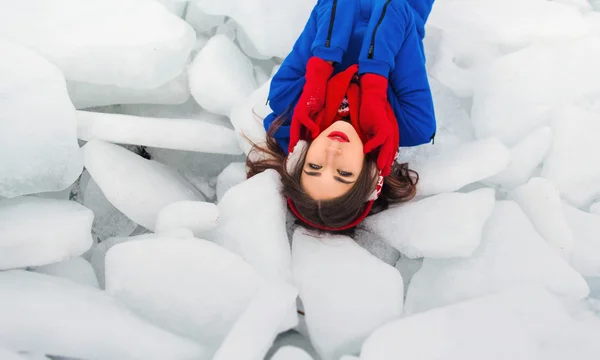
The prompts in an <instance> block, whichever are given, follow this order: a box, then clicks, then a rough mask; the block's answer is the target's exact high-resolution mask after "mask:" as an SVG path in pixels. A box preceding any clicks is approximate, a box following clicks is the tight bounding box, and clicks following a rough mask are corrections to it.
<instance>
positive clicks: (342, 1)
mask: <svg viewBox="0 0 600 360" xmlns="http://www.w3.org/2000/svg"><path fill="white" fill-rule="evenodd" d="M354 14H355V0H319V1H318V2H317V4H316V5H315V7H314V8H313V11H312V13H311V15H310V18H309V19H308V21H307V23H306V26H305V27H304V30H303V31H302V34H301V35H300V36H299V37H298V40H296V43H295V44H294V47H293V48H292V51H291V52H290V54H289V55H288V56H287V57H286V58H285V60H284V61H283V63H282V64H281V67H280V68H279V70H278V71H277V73H276V74H275V76H274V77H273V79H272V81H271V88H270V92H269V105H270V106H271V109H272V110H273V112H274V113H275V114H276V115H281V114H283V113H285V112H286V111H287V110H288V109H293V108H294V106H295V105H296V102H297V101H298V98H299V96H300V93H301V92H302V88H303V87H304V84H305V78H304V75H305V73H306V64H307V62H308V60H309V59H310V58H311V57H312V56H317V57H319V58H321V59H323V60H325V61H329V62H332V63H339V62H341V60H342V57H343V55H344V53H345V51H346V49H347V48H348V43H349V42H350V37H351V35H352V28H353V26H354ZM265 125H266V124H265Z"/></svg>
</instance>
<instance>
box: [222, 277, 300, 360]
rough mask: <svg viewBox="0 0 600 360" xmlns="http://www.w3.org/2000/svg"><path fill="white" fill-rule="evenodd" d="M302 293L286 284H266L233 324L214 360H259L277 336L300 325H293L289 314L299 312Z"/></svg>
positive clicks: (295, 322)
mask: <svg viewBox="0 0 600 360" xmlns="http://www.w3.org/2000/svg"><path fill="white" fill-rule="evenodd" d="M297 296H298V291H297V290H296V289H295V288H293V287H291V286H289V285H287V284H284V283H278V282H275V283H266V284H264V285H263V286H261V288H260V289H259V291H258V293H257V294H256V295H255V296H254V297H253V298H252V301H251V302H250V304H249V305H248V307H247V308H246V310H245V311H244V313H243V314H242V315H241V316H240V317H239V319H238V320H237V321H236V322H235V324H234V325H233V328H232V329H231V331H230V332H229V334H227V337H226V338H225V340H224V341H223V344H222V345H221V347H220V348H219V350H218V351H217V352H216V354H215V356H214V357H213V360H229V359H236V360H259V359H264V357H265V354H266V353H267V352H268V351H269V348H270V347H271V345H272V344H273V341H274V340H275V338H276V337H277V335H278V334H279V333H281V332H283V331H286V330H289V328H290V327H291V326H295V325H296V324H297V315H294V317H295V319H294V320H295V321H294V323H293V324H292V325H290V324H289V314H290V313H294V314H295V313H296V298H297Z"/></svg>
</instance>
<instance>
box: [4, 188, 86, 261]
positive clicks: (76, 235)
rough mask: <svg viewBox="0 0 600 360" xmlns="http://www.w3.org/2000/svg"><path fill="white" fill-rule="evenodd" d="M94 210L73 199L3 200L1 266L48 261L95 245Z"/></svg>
mask: <svg viewBox="0 0 600 360" xmlns="http://www.w3.org/2000/svg"><path fill="white" fill-rule="evenodd" d="M93 219H94V214H93V213H92V212H91V211H90V210H89V209H87V208H85V207H83V206H81V205H80V204H78V203H76V202H74V201H65V200H53V199H40V198H36V197H29V196H24V197H18V198H15V199H9V200H0V270H6V269H11V268H18V267H26V266H38V265H46V264H51V263H54V262H59V261H63V260H66V259H69V258H71V257H75V256H79V255H81V254H82V253H84V252H85V251H86V250H88V249H89V248H90V246H92V236H91V228H92V221H93Z"/></svg>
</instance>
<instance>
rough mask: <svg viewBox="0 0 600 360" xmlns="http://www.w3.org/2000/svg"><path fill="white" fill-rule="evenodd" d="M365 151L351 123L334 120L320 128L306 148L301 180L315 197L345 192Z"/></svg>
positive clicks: (357, 170) (355, 174)
mask: <svg viewBox="0 0 600 360" xmlns="http://www.w3.org/2000/svg"><path fill="white" fill-rule="evenodd" d="M364 159H365V155H364V154H363V143H362V141H361V140H360V137H359V136H358V133H357V132H356V130H354V127H353V126H352V125H351V124H349V123H347V122H344V121H336V122H334V123H333V124H332V125H331V126H330V127H328V128H327V129H325V130H324V131H322V132H321V134H320V135H319V137H317V138H316V139H315V140H314V141H313V142H312V143H311V145H310V147H309V148H308V152H307V154H306V160H305V161H304V166H303V167H302V175H301V177H300V183H301V185H302V188H303V189H304V191H306V193H307V194H308V195H309V196H310V197H311V198H313V199H314V200H329V199H333V198H336V197H339V196H342V195H344V194H345V193H346V192H348V191H349V190H350V189H351V188H352V186H354V183H355V182H356V180H357V179H358V176H359V175H360V172H361V170H362V166H363V161H364Z"/></svg>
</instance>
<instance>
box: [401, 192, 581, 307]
mask: <svg viewBox="0 0 600 360" xmlns="http://www.w3.org/2000/svg"><path fill="white" fill-rule="evenodd" d="M521 285H524V286H544V287H545V288H547V289H548V290H550V291H552V292H554V293H556V294H558V295H562V296H565V297H568V298H572V299H583V298H585V297H587V296H588V294H589V288H588V285H587V283H586V282H585V280H584V279H583V277H582V276H581V275H580V274H579V273H578V272H576V271H575V270H574V269H573V268H572V267H571V266H570V265H569V264H568V263H567V262H566V261H565V260H564V259H563V258H562V257H561V255H560V253H559V252H558V251H556V250H555V249H554V248H552V247H551V246H550V245H549V244H548V243H547V242H546V241H545V240H544V239H543V238H542V237H541V236H540V235H539V234H538V232H536V230H535V228H534V227H533V225H532V224H531V222H530V221H529V219H528V218H527V216H526V215H525V213H524V212H523V211H522V210H521V208H520V207H519V205H517V203H515V202H513V201H506V200H505V201H498V202H497V203H496V206H495V208H494V212H493V213H492V216H491V217H490V219H489V220H488V221H487V223H486V225H485V227H484V230H483V239H482V242H481V244H480V245H479V247H478V248H477V249H476V250H475V252H474V253H473V254H472V255H471V256H470V257H468V258H455V259H427V258H426V259H425V260H424V261H423V266H422V267H421V269H420V270H419V271H418V272H417V273H416V274H415V275H414V276H413V278H412V281H411V283H410V285H409V287H408V291H407V295H406V305H405V311H406V313H407V314H414V313H417V312H422V311H425V310H429V309H432V308H435V307H440V306H444V305H449V304H453V303H456V302H459V301H463V300H467V299H473V298H476V297H479V296H482V295H487V294H490V293H493V292H496V291H501V290H505V289H511V288H514V287H517V286H521Z"/></svg>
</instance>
